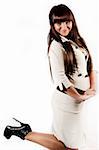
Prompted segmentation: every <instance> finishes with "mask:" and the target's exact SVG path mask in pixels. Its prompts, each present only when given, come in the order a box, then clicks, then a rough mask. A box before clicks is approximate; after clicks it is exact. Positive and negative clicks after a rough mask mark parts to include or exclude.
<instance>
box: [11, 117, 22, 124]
mask: <svg viewBox="0 0 99 150" xmlns="http://www.w3.org/2000/svg"><path fill="white" fill-rule="evenodd" d="M13 119H14V120H15V121H16V122H19V123H20V124H21V125H24V123H22V122H21V121H19V120H17V119H16V118H13Z"/></svg>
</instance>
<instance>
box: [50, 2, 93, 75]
mask: <svg viewBox="0 0 99 150" xmlns="http://www.w3.org/2000/svg"><path fill="white" fill-rule="evenodd" d="M64 21H72V24H73V26H72V29H71V31H70V32H69V34H68V35H67V36H66V38H67V39H69V40H72V41H73V42H75V43H76V44H77V45H78V46H79V47H81V48H85V49H86V50H87V52H88V54H89V58H88V61H87V71H88V74H89V75H90V72H91V69H92V60H91V56H90V53H89V50H88V48H87V46H86V43H85V41H84V39H83V38H82V37H81V36H80V34H79V31H78V28H77V24H76V21H75V18H74V15H73V13H72V11H71V10H70V9H69V8H68V7H67V6H66V5H63V4H60V5H57V6H54V7H52V9H51V10H50V13H49V22H50V32H49V34H48V52H49V49H50V44H51V42H52V41H53V40H54V39H55V40H56V41H57V42H60V43H61V44H62V46H63V48H64V49H65V54H64V57H65V59H64V63H65V64H66V65H65V72H66V74H67V75H73V73H74V72H75V70H76V68H77V61H76V58H75V55H74V51H73V48H72V46H71V43H70V42H69V41H67V42H65V43H63V42H62V40H61V37H60V35H59V33H57V31H56V30H55V28H54V23H57V22H64Z"/></svg>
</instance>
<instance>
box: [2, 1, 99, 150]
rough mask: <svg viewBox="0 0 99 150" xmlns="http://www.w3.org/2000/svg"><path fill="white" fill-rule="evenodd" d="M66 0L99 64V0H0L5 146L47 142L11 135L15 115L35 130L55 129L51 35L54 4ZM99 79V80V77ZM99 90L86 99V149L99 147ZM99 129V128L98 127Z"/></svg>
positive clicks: (29, 149) (8, 149)
mask: <svg viewBox="0 0 99 150" xmlns="http://www.w3.org/2000/svg"><path fill="white" fill-rule="evenodd" d="M60 3H63V4H66V5H67V6H69V7H70V8H71V10H72V11H73V13H74V15H75V18H76V21H77V25H78V28H79V31H80V33H81V35H82V36H83V37H84V39H85V40H86V43H87V45H88V47H89V49H90V51H91V54H92V57H93V60H94V64H95V69H96V70H98V68H99V61H98V57H99V44H98V43H99V42H98V39H99V29H98V26H99V19H98V18H99V15H98V14H99V11H98V8H99V7H98V5H99V4H98V0H91V1H90V0H87V1H86V0H79V1H75V0H43V1H40V0H39V1H38V0H36V1H33V0H16V1H15V0H9V1H8V0H2V1H0V149H1V150H18V149H19V150H21V149H24V150H33V149H34V150H41V149H43V150H44V148H43V147H41V146H39V145H37V144H34V143H32V142H27V141H22V140H20V139H19V138H17V137H12V138H11V139H10V140H6V139H5V138H4V137H3V131H4V128H5V126H6V125H7V124H12V123H15V122H13V121H12V118H13V117H15V118H17V119H19V120H20V121H22V122H26V123H29V124H30V125H31V127H32V129H33V130H35V131H39V132H49V131H50V128H51V122H52V111H51V94H52V91H53V85H52V83H51V78H50V72H49V65H48V58H47V35H48V32H49V20H48V14H49V11H50V9H51V7H52V6H54V5H56V4H60ZM97 83H98V81H97ZM98 99H99V96H98V93H97V96H95V98H94V99H92V100H90V102H88V103H86V108H87V111H86V116H87V122H88V128H87V131H88V143H87V148H85V149H84V150H99V148H98V147H97V145H98V144H97V141H96V140H99V139H98V137H97V136H96V132H97V126H98V123H99V120H98V118H99V117H98V115H99V112H98V106H99V102H98ZM98 132H99V130H98Z"/></svg>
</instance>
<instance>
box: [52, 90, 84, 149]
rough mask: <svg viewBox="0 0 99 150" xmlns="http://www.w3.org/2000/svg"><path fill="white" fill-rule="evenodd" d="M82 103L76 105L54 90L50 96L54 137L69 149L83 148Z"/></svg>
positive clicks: (73, 101)
mask: <svg viewBox="0 0 99 150" xmlns="http://www.w3.org/2000/svg"><path fill="white" fill-rule="evenodd" d="M83 106H84V102H82V103H80V104H77V103H76V102H75V100H74V99H73V98H72V97H70V96H68V95H67V94H65V93H63V92H60V91H58V90H55V91H54V93H53V96H52V109H53V125H52V132H53V134H54V136H55V137H56V138H57V139H58V140H60V141H62V142H63V143H64V144H65V146H67V147H69V148H80V147H83V146H85V141H86V140H85V132H84V128H83V113H82V112H83Z"/></svg>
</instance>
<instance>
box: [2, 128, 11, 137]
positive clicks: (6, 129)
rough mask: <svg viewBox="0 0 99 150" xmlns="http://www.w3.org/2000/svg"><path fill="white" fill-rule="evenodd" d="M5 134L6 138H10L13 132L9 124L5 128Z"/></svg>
mask: <svg viewBox="0 0 99 150" xmlns="http://www.w3.org/2000/svg"><path fill="white" fill-rule="evenodd" d="M3 135H4V136H5V137H6V139H10V137H11V135H12V133H11V131H10V129H9V126H7V127H6V128H5V130H4V134H3Z"/></svg>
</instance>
